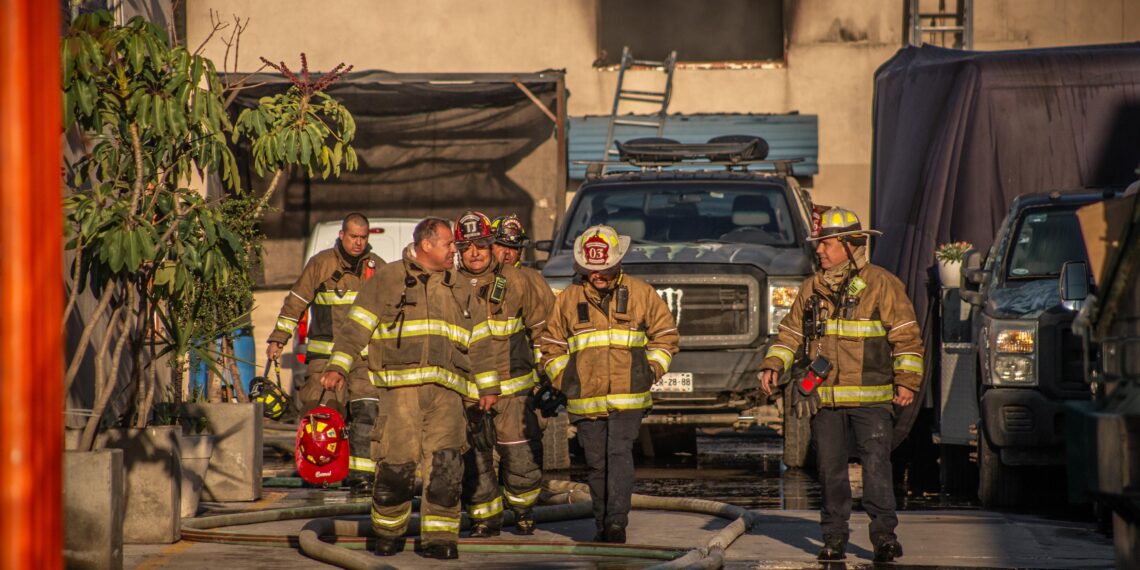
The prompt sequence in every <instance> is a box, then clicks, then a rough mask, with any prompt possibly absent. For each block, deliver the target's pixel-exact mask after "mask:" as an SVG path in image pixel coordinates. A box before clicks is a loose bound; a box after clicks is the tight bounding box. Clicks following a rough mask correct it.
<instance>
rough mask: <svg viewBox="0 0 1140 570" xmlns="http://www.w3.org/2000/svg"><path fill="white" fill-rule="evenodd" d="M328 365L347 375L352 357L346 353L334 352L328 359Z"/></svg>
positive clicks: (350, 368)
mask: <svg viewBox="0 0 1140 570" xmlns="http://www.w3.org/2000/svg"><path fill="white" fill-rule="evenodd" d="M328 365H329V366H337V367H340V368H342V369H344V371H345V372H346V373H347V372H348V371H349V370H352V355H351V354H348V353H347V352H334V353H333V355H332V356H331V357H329V364H328Z"/></svg>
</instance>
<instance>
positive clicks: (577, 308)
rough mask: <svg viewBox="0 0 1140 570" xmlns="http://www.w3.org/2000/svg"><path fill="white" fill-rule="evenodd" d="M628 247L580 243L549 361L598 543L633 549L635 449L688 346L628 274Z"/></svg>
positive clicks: (591, 233) (613, 239)
mask: <svg viewBox="0 0 1140 570" xmlns="http://www.w3.org/2000/svg"><path fill="white" fill-rule="evenodd" d="M629 244H630V238H629V237H627V236H618V234H617V232H616V231H614V229H613V228H611V227H609V226H593V227H590V228H588V229H586V231H585V232H584V233H583V234H582V235H581V236H578V238H577V239H576V240H575V241H574V261H575V268H576V270H577V271H578V274H579V275H578V277H577V278H576V279H575V282H574V284H572V285H570V286H569V287H567V288H566V289H565V290H564V291H562V293H561V294H560V295H559V296H558V299H557V301H556V302H555V307H554V311H552V312H551V314H550V317H549V319H548V320H547V327H546V332H545V333H544V334H543V337H542V343H541V345H542V361H543V366H544V367H545V369H546V373H547V375H548V376H549V377H550V379H551V380H552V381H553V383H554V386H555V387H556V388H559V389H560V390H562V391H563V392H565V394H566V397H567V399H568V402H567V411H569V412H570V419H571V422H573V423H574V425H575V426H576V427H577V430H578V439H579V440H580V441H581V443H582V447H583V449H584V450H585V452H586V463H587V465H588V466H589V486H590V494H591V496H592V500H593V506H594V522H595V524H596V526H597V536H596V537H595V540H597V541H605V542H618V543H623V542H625V528H626V526H627V525H628V524H629V509H630V501H631V499H632V495H633V479H634V473H633V442H634V440H636V439H637V435H638V432H639V430H640V428H641V419H642V417H643V416H644V415H645V412H646V410H648V409H649V408H650V407H651V406H652V404H653V397H652V394H651V392H650V388H651V387H652V385H653V383H654V382H655V381H656V380H658V379H659V378H661V376H662V375H664V374H665V373H666V372H668V371H669V364H670V363H671V362H672V360H673V355H674V354H676V353H677V345H678V341H679V340H680V337H679V335H678V334H677V327H676V325H675V324H674V322H673V315H672V314H671V313H670V312H669V308H668V307H667V306H666V305H665V302H664V301H663V300H661V298H660V297H658V296H657V292H656V291H655V290H654V288H653V287H652V286H650V285H649V284H648V283H646V282H644V281H642V280H640V279H638V278H636V277H632V276H630V275H626V274H624V273H623V272H622V270H621V259H622V257H623V256H624V255H625V253H626V251H627V250H628V249H629Z"/></svg>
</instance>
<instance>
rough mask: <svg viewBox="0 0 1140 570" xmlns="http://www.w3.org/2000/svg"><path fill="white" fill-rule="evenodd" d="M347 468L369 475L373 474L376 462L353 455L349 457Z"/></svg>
mask: <svg viewBox="0 0 1140 570" xmlns="http://www.w3.org/2000/svg"><path fill="white" fill-rule="evenodd" d="M348 468H349V469H352V470H354V471H367V472H369V473H375V472H376V462H375V461H372V460H371V459H368V458H366V457H356V456H355V455H349V456H348Z"/></svg>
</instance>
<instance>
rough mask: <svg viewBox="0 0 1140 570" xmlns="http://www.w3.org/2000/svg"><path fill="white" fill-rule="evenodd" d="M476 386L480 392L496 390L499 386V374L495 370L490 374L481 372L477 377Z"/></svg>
mask: <svg viewBox="0 0 1140 570" xmlns="http://www.w3.org/2000/svg"><path fill="white" fill-rule="evenodd" d="M475 385H476V386H478V387H479V389H480V390H485V389H487V388H494V387H495V386H498V385H499V373H498V372H495V371H494V370H492V371H490V372H480V373H478V374H476V375H475Z"/></svg>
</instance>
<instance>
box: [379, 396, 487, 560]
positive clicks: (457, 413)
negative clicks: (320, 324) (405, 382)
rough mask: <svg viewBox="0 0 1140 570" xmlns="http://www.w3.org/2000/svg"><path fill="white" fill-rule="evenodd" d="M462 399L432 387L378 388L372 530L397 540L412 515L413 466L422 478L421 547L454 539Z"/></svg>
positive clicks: (462, 433)
mask: <svg viewBox="0 0 1140 570" xmlns="http://www.w3.org/2000/svg"><path fill="white" fill-rule="evenodd" d="M465 424H466V421H465V420H464V417H463V398H462V397H461V396H460V395H459V394H458V393H457V392H454V391H452V390H449V389H447V388H443V387H441V386H438V385H435V384H425V385H422V386H407V387H402V388H384V389H381V390H380V415H379V416H378V417H377V418H376V427H375V428H374V429H373V430H372V438H373V440H375V441H376V442H377V445H376V446H375V450H376V454H377V456H376V483H375V486H374V487H373V491H372V532H373V533H375V534H376V536H380V537H386V538H396V537H400V536H403V534H404V533H405V532H406V531H407V529H408V521H409V519H411V516H412V495H413V493H414V492H415V484H416V466H417V465H418V466H419V468H420V473H421V474H422V477H423V496H422V497H421V501H420V536H421V537H422V539H423V543H424V544H438V543H454V542H456V541H457V540H458V538H459V491H460V486H461V485H462V484H463V451H464V446H465V444H466V437H467V428H466V425H465Z"/></svg>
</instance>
